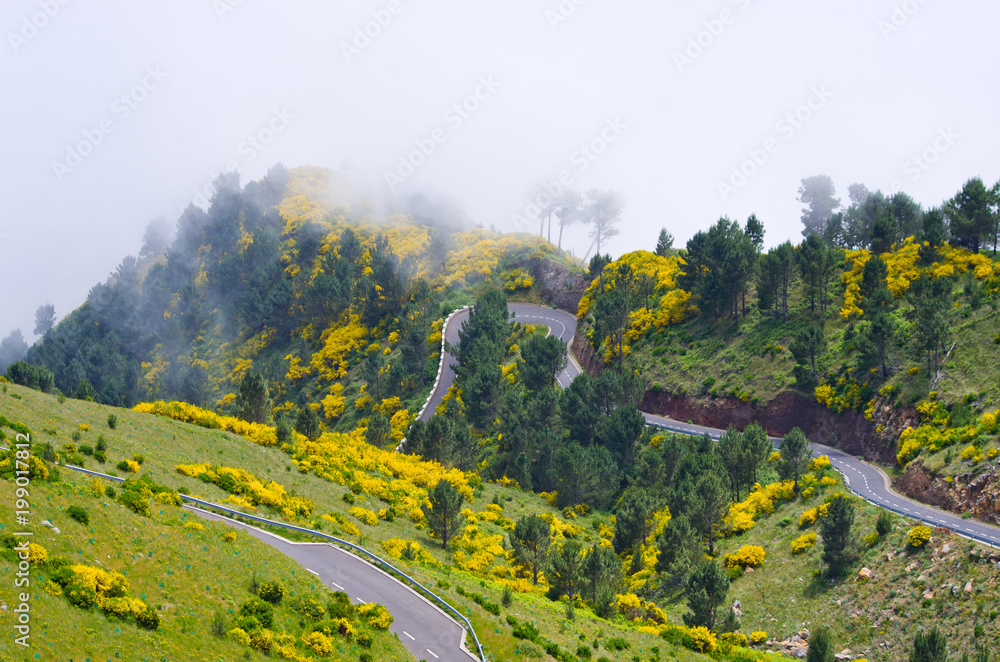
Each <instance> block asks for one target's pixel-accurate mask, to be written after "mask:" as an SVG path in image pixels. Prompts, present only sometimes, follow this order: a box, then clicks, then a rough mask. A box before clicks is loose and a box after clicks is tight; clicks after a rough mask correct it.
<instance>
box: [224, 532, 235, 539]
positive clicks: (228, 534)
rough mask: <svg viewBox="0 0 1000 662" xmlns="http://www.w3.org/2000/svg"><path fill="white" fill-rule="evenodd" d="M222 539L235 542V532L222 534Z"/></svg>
mask: <svg viewBox="0 0 1000 662" xmlns="http://www.w3.org/2000/svg"><path fill="white" fill-rule="evenodd" d="M222 539H223V540H225V541H226V542H236V532H235V531H230V532H228V533H226V535H224V536H222Z"/></svg>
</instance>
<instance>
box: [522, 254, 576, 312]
mask: <svg viewBox="0 0 1000 662" xmlns="http://www.w3.org/2000/svg"><path fill="white" fill-rule="evenodd" d="M529 269H530V271H531V275H532V276H534V277H535V281H536V282H537V283H538V289H539V292H540V293H541V295H542V301H544V302H545V303H547V304H549V305H552V306H557V307H559V308H562V309H563V310H568V311H569V312H571V313H573V314H574V315H575V314H576V311H577V310H578V309H579V306H580V299H581V298H582V297H583V293H584V292H585V291H586V289H587V287H588V286H589V285H590V281H589V280H587V279H586V278H585V277H584V276H583V274H582V272H580V271H579V270H575V269H570V268H569V267H567V266H565V265H562V264H559V263H557V262H553V261H552V260H533V261H532V262H531V264H529Z"/></svg>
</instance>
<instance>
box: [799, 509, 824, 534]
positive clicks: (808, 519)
mask: <svg viewBox="0 0 1000 662" xmlns="http://www.w3.org/2000/svg"><path fill="white" fill-rule="evenodd" d="M818 514H819V511H818V510H817V509H816V508H810V509H809V510H806V511H804V512H803V513H802V515H800V516H799V528H800V529H804V528H806V527H807V526H812V525H813V524H815V523H816V516H817V515H818Z"/></svg>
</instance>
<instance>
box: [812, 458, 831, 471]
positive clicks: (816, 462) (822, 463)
mask: <svg viewBox="0 0 1000 662" xmlns="http://www.w3.org/2000/svg"><path fill="white" fill-rule="evenodd" d="M829 466H830V458H828V457H827V456H826V455H820V456H819V457H814V458H813V459H812V460H810V461H809V471H812V472H814V473H819V472H821V471H823V470H824V469H827V468H828V467H829Z"/></svg>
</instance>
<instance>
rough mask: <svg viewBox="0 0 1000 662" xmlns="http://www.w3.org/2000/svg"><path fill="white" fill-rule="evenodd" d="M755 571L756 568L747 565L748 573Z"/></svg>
mask: <svg viewBox="0 0 1000 662" xmlns="http://www.w3.org/2000/svg"><path fill="white" fill-rule="evenodd" d="M753 571H754V570H753V568H752V567H750V566H747V569H746V572H747V574H750V573H751V572H753Z"/></svg>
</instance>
